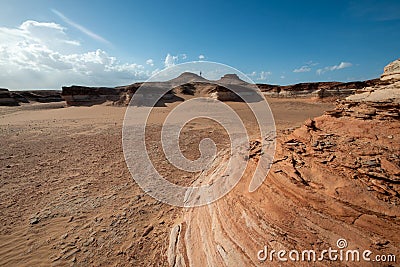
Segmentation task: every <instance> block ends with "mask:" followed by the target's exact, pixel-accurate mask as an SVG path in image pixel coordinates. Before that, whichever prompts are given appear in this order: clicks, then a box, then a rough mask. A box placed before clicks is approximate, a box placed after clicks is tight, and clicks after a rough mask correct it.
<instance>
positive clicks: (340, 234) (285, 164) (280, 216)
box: [168, 83, 400, 266]
mask: <svg viewBox="0 0 400 267" xmlns="http://www.w3.org/2000/svg"><path fill="white" fill-rule="evenodd" d="M396 90H397V91H396ZM399 90H400V89H399V87H398V84H397V83H392V84H390V85H382V84H381V85H379V86H373V87H371V89H369V90H367V92H361V93H360V94H358V95H353V96H350V97H348V98H347V99H345V100H341V101H338V102H337V108H336V109H335V110H334V111H331V112H328V113H327V114H326V115H323V116H321V117H318V118H315V119H309V120H308V121H306V122H305V123H304V125H303V126H301V127H300V128H298V129H296V130H295V131H293V132H292V133H290V134H289V135H287V136H281V137H280V138H278V140H277V147H276V153H275V159H274V161H273V163H272V168H271V170H270V172H269V174H268V176H267V177H266V180H265V182H264V183H263V184H262V186H261V187H260V188H259V189H257V190H256V191H255V192H252V193H250V192H249V191H248V188H249V184H250V181H251V177H252V176H251V174H252V172H253V171H254V170H255V167H256V164H257V155H253V154H251V155H250V157H249V163H248V168H247V171H246V173H245V174H244V176H243V177H242V180H240V182H239V183H238V184H237V186H236V187H235V188H234V189H233V190H232V191H231V192H230V193H229V194H227V195H226V196H224V197H223V198H221V199H219V200H218V201H216V202H214V203H212V204H210V205H207V206H203V207H199V208H190V209H186V210H185V211H184V212H183V220H181V221H180V222H179V223H178V224H177V225H176V226H175V227H173V228H172V231H171V235H170V245H169V249H168V258H169V262H170V266H266V265H273V266H275V265H276V266H279V265H280V264H282V265H286V264H287V265H289V266H291V265H296V266H297V265H298V266H309V265H310V261H312V262H313V263H312V265H313V266H327V265H330V266H343V265H346V266H347V265H349V266H350V265H351V266H375V262H374V261H373V259H374V257H375V255H399V253H400V246H399V245H398V244H399V242H400V224H399V218H400V208H399V207H400V153H399V151H400V117H399V111H400V106H399V102H400V97H399ZM222 159H223V157H220V158H219V160H220V161H221V162H220V164H222V165H223V164H226V162H223V160H222ZM219 169H224V168H223V167H221V166H219ZM210 173H212V174H213V177H215V176H216V174H215V173H217V169H216V170H211V171H210ZM200 178H201V179H199V182H200V183H207V182H208V180H207V179H208V177H207V176H205V177H203V176H201V177H200ZM220 179H223V177H221V178H220ZM339 240H341V243H339V242H338V241H339ZM343 240H344V241H343ZM343 244H344V245H343ZM339 246H340V247H339ZM329 248H331V249H333V250H339V249H343V252H344V253H346V252H347V251H348V250H353V251H354V250H358V251H359V253H360V255H362V254H361V253H363V251H365V250H370V251H371V252H372V255H373V256H371V259H372V261H369V262H368V261H363V260H362V259H361V260H360V261H355V260H353V261H352V260H351V259H350V261H346V260H342V261H340V260H336V261H335V260H329V259H328V258H327V257H320V256H321V252H322V251H323V250H328V249H329ZM292 250H296V251H298V252H299V253H300V256H301V255H302V252H303V251H308V252H309V251H310V250H312V251H315V253H316V256H315V258H313V255H311V256H310V257H311V258H306V260H303V261H302V260H297V261H293V260H289V255H288V253H289V251H292ZM260 251H261V254H260ZM272 251H274V253H275V254H272V256H271V254H270V253H271V252H272ZM278 251H286V254H285V255H283V257H284V258H285V259H286V261H285V262H279V260H278V256H277V254H276V253H278ZM344 255H346V254H344ZM259 256H262V258H263V260H264V261H262V260H260V259H259ZM264 256H266V257H264ZM281 256H282V255H281ZM292 256H293V254H292ZM325 256H326V255H325ZM294 258H295V257H294ZM292 259H293V257H292ZM300 259H301V257H300ZM390 264H394V262H388V265H387V266H391V265H390Z"/></svg>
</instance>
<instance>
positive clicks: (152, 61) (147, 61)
mask: <svg viewBox="0 0 400 267" xmlns="http://www.w3.org/2000/svg"><path fill="white" fill-rule="evenodd" d="M146 64H147V65H150V66H152V67H153V66H154V60H152V59H151V58H149V59H148V60H146Z"/></svg>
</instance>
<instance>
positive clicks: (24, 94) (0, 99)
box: [0, 89, 63, 106]
mask: <svg viewBox="0 0 400 267" xmlns="http://www.w3.org/2000/svg"><path fill="white" fill-rule="evenodd" d="M60 101H63V98H62V97H61V91H58V90H29V91H9V90H8V89H0V105H1V106H18V105H19V104H20V103H31V102H40V103H50V102H60Z"/></svg>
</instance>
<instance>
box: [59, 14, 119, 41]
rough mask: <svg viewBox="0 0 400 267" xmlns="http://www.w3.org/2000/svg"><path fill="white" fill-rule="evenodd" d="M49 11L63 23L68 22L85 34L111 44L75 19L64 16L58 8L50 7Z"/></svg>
mask: <svg viewBox="0 0 400 267" xmlns="http://www.w3.org/2000/svg"><path fill="white" fill-rule="evenodd" d="M51 11H52V12H53V13H54V14H56V15H57V16H58V17H60V19H62V20H63V21H64V22H65V23H67V24H69V25H70V26H72V27H74V28H76V29H78V30H79V31H81V32H82V33H84V34H86V35H87V36H89V37H91V38H93V39H94V40H96V41H99V42H102V43H105V44H107V45H112V44H111V42H110V41H108V40H107V39H105V38H103V37H101V36H100V35H98V34H96V33H94V32H92V31H91V30H89V29H87V28H85V27H84V26H82V25H80V24H78V23H76V22H75V21H73V20H71V19H69V18H68V17H66V16H65V15H64V14H63V13H61V12H59V11H58V10H55V9H51Z"/></svg>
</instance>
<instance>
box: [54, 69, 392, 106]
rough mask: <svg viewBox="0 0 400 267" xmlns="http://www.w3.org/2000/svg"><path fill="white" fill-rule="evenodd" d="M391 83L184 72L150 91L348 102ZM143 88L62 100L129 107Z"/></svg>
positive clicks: (74, 90) (65, 91)
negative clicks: (252, 80)
mask: <svg viewBox="0 0 400 267" xmlns="http://www.w3.org/2000/svg"><path fill="white" fill-rule="evenodd" d="M387 83H388V82H387V81H383V80H379V79H374V80H368V81H359V82H348V83H341V82H316V83H299V84H295V85H287V86H278V85H270V84H257V85H253V84H249V83H247V82H245V81H243V80H241V79H240V78H239V77H238V76H237V75H236V74H226V75H224V76H223V77H222V78H221V79H219V80H216V81H210V80H207V79H205V78H204V77H201V76H199V75H197V74H194V73H190V72H184V73H182V74H181V75H179V76H178V77H176V78H174V79H172V80H169V81H165V82H148V83H146V86H148V87H149V88H150V87H166V86H168V87H171V91H170V92H169V94H168V95H166V96H165V97H164V98H163V99H164V100H169V101H173V100H174V99H175V100H176V101H182V100H183V99H182V98H180V97H179V94H183V95H190V96H204V97H212V98H215V99H218V100H221V101H242V99H241V98H240V97H239V96H238V95H236V94H235V93H233V92H232V91H231V90H230V89H232V88H235V90H237V91H239V92H243V94H251V91H252V88H253V89H255V86H257V87H258V88H259V89H260V90H261V92H262V93H263V94H264V95H265V96H268V97H288V98H290V97H304V98H307V97H316V98H345V97H347V96H349V95H352V94H354V93H356V92H358V91H360V90H362V89H365V88H366V87H371V86H378V85H379V86H380V85H383V84H387ZM141 85H142V83H134V84H132V85H129V86H121V87H115V88H108V87H85V86H69V87H67V86H65V87H63V88H62V97H63V98H64V99H65V100H66V101H67V104H68V105H95V104H101V103H104V102H107V101H110V102H112V103H113V104H116V105H127V104H128V103H129V102H130V99H131V98H132V96H133V94H134V93H135V92H136V90H137V89H138V88H139V87H140V86H141ZM249 89H250V90H249Z"/></svg>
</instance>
